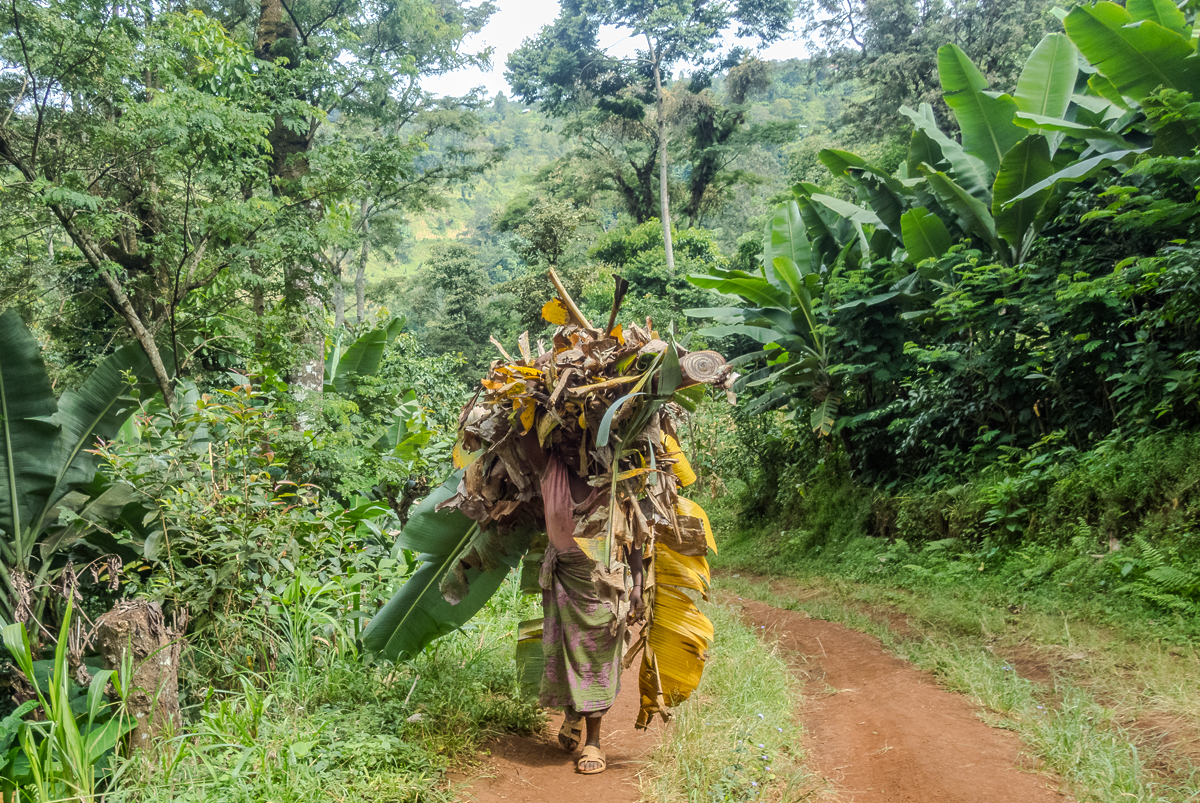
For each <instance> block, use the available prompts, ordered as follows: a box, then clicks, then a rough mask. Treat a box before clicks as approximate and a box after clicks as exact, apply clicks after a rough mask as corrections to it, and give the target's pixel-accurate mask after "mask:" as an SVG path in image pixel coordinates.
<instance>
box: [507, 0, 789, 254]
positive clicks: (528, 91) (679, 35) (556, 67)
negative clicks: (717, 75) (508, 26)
mask: <svg viewBox="0 0 1200 803" xmlns="http://www.w3.org/2000/svg"><path fill="white" fill-rule="evenodd" d="M793 15H794V3H793V2H792V0H741V1H740V2H738V3H736V4H729V3H724V2H719V1H717V0H566V1H565V2H563V3H562V5H561V10H560V13H559V17H558V18H557V19H556V20H555V21H554V22H553V23H552V24H550V25H548V26H546V27H545V28H543V29H542V31H541V32H540V33H539V34H538V36H537V37H535V38H532V39H527V40H525V42H524V43H523V44H522V46H521V47H520V48H518V49H517V50H516V51H514V52H513V53H512V55H510V56H509V60H508V70H507V73H506V74H507V76H508V78H509V82H510V84H511V85H512V87H513V90H514V93H515V94H516V95H517V96H518V97H520V98H522V99H523V100H525V101H526V102H537V101H541V102H542V103H544V104H545V106H546V108H547V110H548V111H549V112H550V113H551V114H556V115H567V114H572V115H579V114H582V113H584V112H586V111H590V110H593V109H594V110H597V111H598V112H599V113H600V114H601V115H602V116H604V117H615V118H620V119H622V120H627V121H642V120H644V119H645V117H646V105H647V103H648V102H650V103H653V106H654V146H655V156H654V161H655V162H656V163H657V167H658V197H659V218H660V220H661V223H662V227H663V239H664V243H665V253H666V261H667V266H668V269H669V270H670V271H671V272H674V269H675V259H674V249H673V248H672V243H671V208H670V202H671V201H670V186H669V180H670V162H669V158H668V151H667V146H668V137H667V127H666V126H667V119H666V113H665V109H664V100H665V92H664V78H665V76H667V75H669V71H670V70H671V69H672V68H673V67H676V66H679V65H682V64H690V65H693V66H694V67H695V68H697V69H699V70H716V69H722V68H728V67H729V66H732V65H734V64H737V63H739V62H740V61H741V60H742V55H743V53H742V51H741V50H740V49H738V48H731V47H728V46H727V45H726V39H727V37H728V36H729V35H731V34H736V35H737V36H739V37H753V38H755V39H757V40H758V41H760V42H764V43H765V42H770V41H773V40H775V39H777V38H779V37H780V36H781V35H782V34H783V33H784V32H785V31H786V30H787V28H788V26H789V24H790V23H791V21H792V18H793ZM601 26H613V27H615V28H617V29H618V30H622V31H626V32H628V36H629V37H631V38H633V39H635V40H636V41H639V42H642V41H644V42H645V49H644V50H643V49H639V50H638V51H637V53H636V55H635V56H634V57H633V58H632V59H621V58H617V57H615V56H613V55H611V54H609V53H608V52H606V51H605V50H604V48H602V47H600V46H599V32H600V29H601ZM645 163H646V162H645V161H643V163H642V164H643V165H644V164H645Z"/></svg>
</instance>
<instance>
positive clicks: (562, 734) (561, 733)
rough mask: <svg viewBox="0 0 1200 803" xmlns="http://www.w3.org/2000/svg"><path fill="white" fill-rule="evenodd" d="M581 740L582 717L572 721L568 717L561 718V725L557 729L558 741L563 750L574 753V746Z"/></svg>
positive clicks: (577, 745)
mask: <svg viewBox="0 0 1200 803" xmlns="http://www.w3.org/2000/svg"><path fill="white" fill-rule="evenodd" d="M582 741H583V717H580V718H579V719H577V720H575V721H574V722H572V721H571V720H569V719H565V718H564V719H563V724H562V727H561V728H559V729H558V743H559V745H561V746H562V749H563V750H566V751H567V752H568V753H574V752H575V748H576V747H579V743H580V742H582Z"/></svg>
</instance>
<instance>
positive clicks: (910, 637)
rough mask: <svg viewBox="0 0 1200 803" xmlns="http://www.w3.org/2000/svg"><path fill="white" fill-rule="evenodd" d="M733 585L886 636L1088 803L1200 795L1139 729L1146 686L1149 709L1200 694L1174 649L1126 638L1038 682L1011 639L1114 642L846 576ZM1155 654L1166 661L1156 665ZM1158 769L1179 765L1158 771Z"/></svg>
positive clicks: (727, 582) (1194, 781) (1183, 763)
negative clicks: (900, 619) (791, 585)
mask: <svg viewBox="0 0 1200 803" xmlns="http://www.w3.org/2000/svg"><path fill="white" fill-rule="evenodd" d="M721 584H722V586H723V587H724V588H726V589H727V590H729V591H731V592H733V593H735V594H738V595H740V596H743V597H747V598H750V599H756V600H759V601H762V602H767V603H770V604H772V605H776V606H778V607H783V608H787V609H792V610H803V611H805V612H807V613H808V614H809V615H810V616H813V617H814V618H819V619H825V620H828V621H833V622H838V623H840V624H843V625H845V626H847V627H850V628H852V629H855V630H859V631H862V632H865V633H868V634H870V635H872V636H875V637H876V638H878V639H879V640H880V642H881V643H882V644H883V646H884V647H885V648H886V649H887V650H888V651H890V652H892V653H893V654H895V655H896V656H897V657H899V658H901V659H903V660H906V661H909V662H910V663H912V664H914V665H916V666H917V667H919V668H921V669H923V670H925V671H928V672H930V673H932V674H934V675H935V676H936V677H938V679H939V680H940V681H941V683H942V684H943V686H945V687H946V688H948V689H950V690H952V691H957V692H961V693H963V694H966V695H968V696H969V697H971V698H972V699H973V700H974V701H975V702H976V704H977V705H978V706H980V707H981V708H983V709H985V710H986V713H982V714H981V718H982V719H984V721H986V722H987V723H988V724H990V725H992V726H994V727H1002V728H1005V729H1008V730H1012V731H1015V732H1016V733H1017V734H1018V735H1020V737H1021V738H1022V740H1023V741H1024V743H1025V745H1026V747H1027V749H1028V751H1029V753H1031V754H1032V755H1033V756H1036V757H1037V759H1039V760H1040V761H1041V762H1043V763H1044V765H1045V766H1046V767H1047V768H1049V769H1051V770H1053V771H1055V772H1057V773H1058V774H1059V775H1060V776H1061V777H1062V778H1063V779H1064V781H1065V782H1066V783H1067V784H1068V785H1069V787H1070V788H1071V791H1072V792H1073V793H1074V794H1075V796H1076V798H1077V799H1079V800H1083V801H1098V803H1119V802H1124V801H1144V803H1159V801H1168V802H1170V803H1175V802H1176V801H1178V802H1179V803H1182V802H1183V801H1194V800H1197V799H1200V774H1198V773H1197V771H1196V768H1195V767H1194V766H1193V765H1191V764H1190V762H1188V761H1187V760H1186V759H1185V758H1182V757H1179V756H1172V755H1167V754H1165V753H1164V752H1163V751H1161V750H1160V749H1157V748H1156V746H1155V745H1153V744H1147V743H1146V742H1145V740H1141V739H1139V737H1138V735H1137V733H1136V732H1134V730H1133V729H1131V728H1130V727H1129V726H1128V722H1129V721H1130V719H1131V717H1132V715H1133V711H1132V710H1130V708H1129V707H1128V705H1129V703H1127V702H1126V700H1128V701H1131V702H1132V701H1134V700H1135V698H1137V697H1138V695H1139V691H1138V687H1139V685H1141V684H1149V685H1148V686H1142V690H1141V692H1140V693H1141V695H1143V696H1144V697H1145V698H1146V699H1144V700H1143V701H1142V702H1141V703H1140V705H1139V706H1138V710H1141V709H1144V708H1145V707H1146V706H1147V704H1148V702H1150V703H1151V704H1154V705H1157V706H1159V707H1166V706H1170V707H1172V708H1175V709H1176V710H1181V709H1186V708H1187V707H1188V706H1189V705H1195V700H1194V699H1193V700H1190V701H1188V702H1186V703H1185V702H1184V698H1186V697H1188V694H1187V691H1186V690H1187V688H1188V684H1189V683H1190V684H1191V686H1190V688H1191V689H1193V690H1194V689H1195V688H1197V687H1198V686H1197V675H1196V674H1191V675H1190V676H1189V675H1186V674H1185V675H1181V674H1180V673H1179V669H1180V665H1179V662H1178V661H1175V662H1165V660H1164V658H1163V656H1164V655H1166V656H1168V657H1170V653H1167V652H1164V651H1163V650H1162V649H1161V647H1156V646H1154V645H1142V644H1138V643H1132V642H1127V643H1122V644H1121V645H1120V649H1114V650H1112V652H1113V655H1111V656H1110V655H1107V654H1105V653H1100V652H1098V653H1097V654H1098V655H1104V656H1105V657H1103V658H1102V659H1098V660H1097V661H1096V663H1095V664H1094V665H1090V666H1081V664H1082V663H1083V661H1082V660H1080V661H1072V662H1070V664H1069V666H1070V669H1071V671H1072V672H1073V674H1072V675H1070V676H1068V675H1067V674H1065V673H1058V672H1055V673H1053V674H1052V677H1051V679H1050V680H1049V681H1048V682H1046V683H1037V682H1033V681H1031V680H1029V679H1027V678H1025V677H1022V676H1021V674H1020V672H1019V671H1018V670H1017V669H1016V667H1015V666H1014V662H1013V661H1011V660H1009V659H1008V658H1007V657H1005V650H1004V645H1003V643H1002V642H1004V641H1005V639H1002V638H1001V637H1000V634H1002V633H1003V634H1004V635H1006V636H1007V638H1008V641H1010V642H1013V643H1014V644H1015V643H1016V642H1018V641H1020V640H1021V638H1026V639H1030V640H1032V639H1033V638H1039V639H1044V641H1042V642H1039V643H1040V644H1041V645H1042V646H1043V647H1047V648H1049V647H1050V646H1052V645H1053V644H1054V642H1055V641H1057V642H1058V645H1059V646H1064V648H1065V649H1070V650H1088V649H1094V650H1100V646H1096V645H1111V644H1112V637H1111V635H1108V636H1104V634H1103V632H1102V631H1101V630H1099V629H1097V628H1093V627H1089V626H1088V625H1086V624H1084V623H1081V622H1069V621H1067V620H1066V617H1065V615H1062V614H1060V617H1061V621H1058V622H1055V621H1054V620H1053V618H1052V617H1049V616H1046V617H1044V618H1043V620H1041V621H1040V622H1039V623H1038V624H1037V625H1036V626H1035V627H1033V628H1030V629H1029V630H1026V629H1025V628H1024V627H1023V626H1022V627H1021V628H1014V625H1012V624H1009V625H1007V626H1005V623H1004V617H1003V616H1002V615H1000V616H999V618H998V619H997V616H998V614H996V613H995V612H989V611H981V610H978V609H974V610H972V609H971V608H970V607H969V606H967V605H965V604H963V603H962V602H960V601H955V600H949V599H947V598H945V597H938V596H936V595H928V596H926V595H918V594H905V595H903V604H898V602H899V600H897V599H895V598H894V597H895V595H889V594H886V593H880V592H881V589H879V588H878V587H875V586H864V585H861V584H852V583H848V582H846V581H842V580H837V581H834V582H827V581H826V582H822V581H819V580H814V581H812V582H806V584H805V585H806V588H805V589H803V590H802V591H800V592H799V593H795V589H786V590H785V588H784V586H782V585H778V584H777V585H775V586H774V587H772V586H770V585H769V584H768V583H766V582H761V581H756V580H754V579H751V578H746V577H740V576H736V575H735V576H729V575H726V576H724V577H723V578H722V580H721ZM864 608H865V609H866V610H864ZM895 611H900V612H903V613H906V614H907V617H906V621H905V623H904V625H903V626H902V627H903V630H904V631H905V632H900V630H898V629H897V628H896V627H894V626H893V625H892V624H891V623H890V622H889V621H888V620H887V617H886V613H888V612H895ZM872 612H873V613H875V614H876V615H871V613H872ZM880 614H883V615H880ZM1005 631H1014V632H1005ZM1017 632H1019V633H1021V634H1022V635H1021V636H1017ZM1102 636H1104V637H1105V638H1106V639H1107V640H1101V638H1102ZM1064 643H1065V645H1064ZM1155 656H1157V657H1158V660H1157V661H1154V660H1151V659H1153V658H1154V657H1155ZM1142 658H1145V659H1147V660H1148V663H1150V664H1151V666H1149V667H1148V668H1142V670H1141V671H1135V672H1124V673H1117V674H1116V675H1113V674H1109V676H1107V677H1104V676H1101V675H1100V674H1094V673H1104V672H1110V670H1111V669H1112V667H1114V666H1125V665H1126V664H1125V663H1124V662H1125V661H1138V660H1139V659H1142ZM1168 665H1169V666H1170V669H1169V670H1168V669H1167V668H1165V667H1166V666H1168ZM1185 666H1186V663H1185ZM1118 689H1119V690H1120V691H1121V694H1120V698H1121V699H1120V700H1117V701H1113V700H1112V699H1111V697H1110V695H1111V693H1112V692H1114V691H1116V690H1118ZM1193 695H1194V692H1193ZM1100 700H1103V701H1104V703H1105V704H1102V703H1101V702H1100ZM1176 703H1184V704H1183V705H1178V706H1177V705H1176ZM1151 766H1154V767H1156V768H1158V767H1169V768H1170V769H1169V771H1167V772H1161V771H1152V770H1151V769H1150V768H1151Z"/></svg>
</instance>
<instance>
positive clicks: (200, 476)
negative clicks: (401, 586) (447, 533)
mask: <svg viewBox="0 0 1200 803" xmlns="http://www.w3.org/2000/svg"><path fill="white" fill-rule="evenodd" d="M285 427H287V420H286V419H285V418H284V417H283V416H282V415H281V413H280V410H279V406H278V403H277V400H276V399H275V397H274V394H273V393H272V392H270V391H268V390H262V389H254V388H251V387H250V386H249V385H241V386H239V387H236V388H233V389H231V390H217V391H214V392H213V393H212V394H211V395H210V394H205V395H201V394H200V393H198V392H197V391H196V390H195V389H190V390H187V391H186V392H185V393H183V394H181V396H180V399H179V401H178V402H177V406H176V408H175V409H173V410H170V411H166V410H162V409H158V410H154V409H150V410H143V412H142V414H141V415H140V416H139V417H138V427H137V432H136V435H134V436H133V437H131V438H128V439H123V440H119V441H116V442H113V443H109V444H106V445H104V446H103V447H102V448H101V450H100V452H101V454H102V455H103V457H104V460H105V462H106V469H107V471H108V472H109V473H110V474H111V476H112V478H113V481H114V483H115V484H117V485H118V486H123V487H126V488H128V489H130V490H132V491H133V493H132V500H131V501H130V502H129V505H131V506H134V507H136V508H139V509H140V510H141V511H143V512H140V513H137V514H136V515H133V514H132V513H130V512H124V514H123V516H122V519H121V520H120V521H119V522H118V523H117V525H116V527H117V528H120V529H113V530H112V539H113V542H114V548H115V549H117V550H119V551H120V553H121V554H122V555H123V557H125V559H126V560H127V561H128V562H129V563H131V564H132V565H131V566H130V568H131V569H133V576H134V577H135V578H136V579H135V580H134V581H133V588H134V589H135V590H136V592H137V593H139V594H142V595H145V596H148V597H150V598H153V599H163V600H166V601H167V602H168V603H170V604H171V605H173V606H177V607H179V608H180V609H184V610H186V611H187V612H188V613H189V615H190V616H191V621H192V626H191V628H192V632H193V633H196V634H198V635H200V636H201V637H202V638H203V639H205V640H206V641H210V642H211V643H213V644H217V643H219V644H220V645H221V650H220V653H219V654H217V655H216V656H214V657H215V658H216V659H217V661H218V666H224V667H229V666H231V665H234V664H244V663H246V662H247V661H250V662H254V661H263V662H272V661H273V660H274V656H276V655H277V654H278V647H277V646H276V645H273V644H269V643H263V642H262V640H261V639H260V638H259V637H258V635H257V629H258V628H261V627H264V626H265V625H263V624H262V622H263V621H264V620H265V622H266V623H268V624H272V625H274V624H277V623H278V618H279V617H280V616H282V615H283V612H282V611H281V610H279V609H277V608H276V607H274V606H272V605H270V604H266V603H268V602H269V601H270V600H272V599H273V598H275V597H282V596H285V595H288V594H290V595H292V596H293V597H295V596H296V594H298V593H300V591H301V590H303V591H304V593H305V594H309V593H314V592H312V589H311V588H309V586H311V585H312V584H315V586H314V587H315V588H317V589H320V590H321V593H322V594H324V593H326V592H329V591H331V590H337V591H338V592H340V593H341V594H342V595H344V596H345V598H346V599H350V598H351V597H352V598H353V599H354V602H353V604H352V605H351V607H350V608H347V609H343V610H342V611H341V613H340V614H339V617H338V618H339V622H343V623H345V628H346V632H347V633H348V634H349V635H343V637H342V638H350V639H352V638H353V637H354V635H355V634H356V633H357V631H358V629H359V627H360V622H359V619H360V618H361V617H362V616H363V615H364V614H363V613H358V612H366V613H365V615H368V616H369V615H370V613H371V612H372V611H373V610H374V600H375V599H376V597H375V596H373V595H375V594H377V593H379V592H380V591H383V590H385V589H386V588H387V587H388V585H390V583H392V582H393V577H394V575H395V574H396V573H397V571H398V570H399V572H400V573H403V571H404V568H405V565H404V562H403V561H398V560H397V558H396V557H392V556H391V555H390V550H389V548H388V546H386V545H385V543H386V540H385V536H384V534H383V530H382V529H381V526H386V525H385V522H386V521H387V520H388V516H389V511H388V508H387V506H386V505H384V504H382V503H380V502H372V501H369V500H366V499H362V498H357V499H353V500H352V501H351V502H350V504H349V505H348V506H343V505H341V504H338V503H336V502H333V501H332V500H331V499H330V498H329V497H328V496H327V495H326V494H323V493H322V492H321V490H320V489H319V488H317V487H315V486H313V485H310V484H299V483H297V482H296V481H295V480H294V479H291V478H289V477H288V475H287V473H286V471H285V468H286V467H285V465H284V464H283V463H282V462H281V461H280V460H279V459H278V457H277V456H276V452H275V449H276V448H277V444H278V443H279V442H280V439H281V430H282V429H284V428H285ZM122 525H124V526H123V527H122ZM294 582H300V583H303V585H304V586H305V587H304V588H303V589H293V588H292V584H293V583H294ZM256 623H258V624H256ZM335 640H336V639H335ZM226 671H228V670H226Z"/></svg>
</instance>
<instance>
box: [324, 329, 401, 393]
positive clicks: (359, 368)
mask: <svg viewBox="0 0 1200 803" xmlns="http://www.w3.org/2000/svg"><path fill="white" fill-rule="evenodd" d="M406 323H407V320H406V319H405V317H404V316H403V315H397V316H396V317H394V318H392V319H391V320H390V321H388V322H387V323H386V324H384V325H383V326H380V327H377V328H375V329H372V330H371V331H369V332H367V333H366V334H364V335H362V336H360V337H359V338H357V339H356V340H355V341H354V342H353V343H351V344H350V346H349V348H346V349H345V350H343V349H342V342H341V336H342V333H341V332H339V333H338V337H337V339H336V340H335V341H334V344H333V347H332V348H331V349H330V350H329V354H328V355H327V356H326V357H325V383H324V388H325V391H326V392H327V393H328V392H333V391H336V392H338V393H341V394H350V393H353V392H354V376H356V375H357V376H373V375H374V374H376V373H377V372H378V371H379V366H380V365H382V364H383V355H384V354H386V353H387V347H388V346H389V345H390V344H391V342H392V341H393V340H395V339H396V336H397V335H399V334H400V333H401V332H403V331H404V326H405V324H406Z"/></svg>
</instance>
